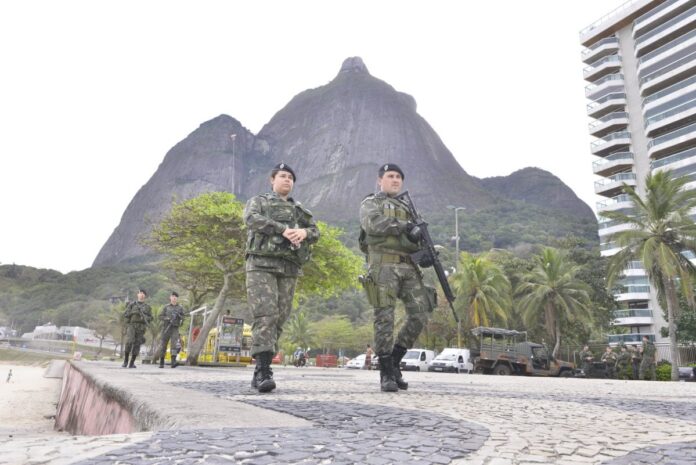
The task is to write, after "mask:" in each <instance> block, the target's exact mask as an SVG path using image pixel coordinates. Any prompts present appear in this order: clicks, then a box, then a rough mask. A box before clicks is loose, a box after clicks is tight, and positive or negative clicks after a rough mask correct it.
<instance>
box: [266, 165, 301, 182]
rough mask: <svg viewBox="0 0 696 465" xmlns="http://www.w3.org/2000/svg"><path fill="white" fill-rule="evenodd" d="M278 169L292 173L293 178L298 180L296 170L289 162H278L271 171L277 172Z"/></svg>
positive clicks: (272, 173) (272, 172)
mask: <svg viewBox="0 0 696 465" xmlns="http://www.w3.org/2000/svg"><path fill="white" fill-rule="evenodd" d="M278 171H287V172H288V173H290V174H292V180H293V181H295V182H296V181H297V176H296V175H295V172H294V171H293V170H292V168H290V166H289V165H288V164H287V163H278V164H277V165H275V166H274V167H273V171H271V175H274V174H276V173H277V172H278Z"/></svg>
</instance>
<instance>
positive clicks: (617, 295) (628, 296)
mask: <svg viewBox="0 0 696 465" xmlns="http://www.w3.org/2000/svg"><path fill="white" fill-rule="evenodd" d="M649 299H650V286H626V287H623V288H621V289H615V290H614V300H616V301H617V302H631V301H636V300H649Z"/></svg>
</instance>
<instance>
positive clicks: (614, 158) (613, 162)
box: [592, 152, 633, 177]
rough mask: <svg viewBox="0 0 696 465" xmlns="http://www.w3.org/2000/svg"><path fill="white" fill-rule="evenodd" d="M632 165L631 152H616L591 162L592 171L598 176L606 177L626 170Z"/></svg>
mask: <svg viewBox="0 0 696 465" xmlns="http://www.w3.org/2000/svg"><path fill="white" fill-rule="evenodd" d="M632 166H633V154H632V153H631V152H617V153H612V154H611V155H609V156H608V157H606V158H602V159H601V160H597V161H595V162H593V163H592V171H593V172H594V174H596V175H598V176H604V177H608V176H611V175H613V174H616V173H619V172H622V171H626V170H628V169H629V168H631V167H632Z"/></svg>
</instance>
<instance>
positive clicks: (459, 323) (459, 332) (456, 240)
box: [447, 205, 466, 349]
mask: <svg viewBox="0 0 696 465" xmlns="http://www.w3.org/2000/svg"><path fill="white" fill-rule="evenodd" d="M447 208H449V209H450V210H454V244H455V250H456V253H455V255H454V270H455V271H456V270H457V264H458V263H459V210H466V207H455V206H454V205H447ZM457 348H459V349H461V348H462V319H461V318H459V320H458V321H457Z"/></svg>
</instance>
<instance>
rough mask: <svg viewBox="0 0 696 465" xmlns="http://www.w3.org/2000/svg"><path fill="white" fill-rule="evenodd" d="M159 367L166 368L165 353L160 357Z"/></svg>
mask: <svg viewBox="0 0 696 465" xmlns="http://www.w3.org/2000/svg"><path fill="white" fill-rule="evenodd" d="M159 367H160V368H164V355H162V356H161V357H160V365H159Z"/></svg>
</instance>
